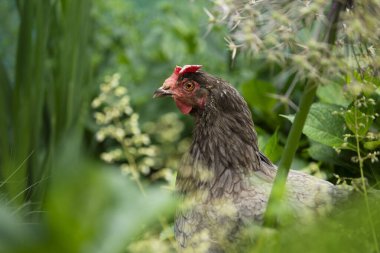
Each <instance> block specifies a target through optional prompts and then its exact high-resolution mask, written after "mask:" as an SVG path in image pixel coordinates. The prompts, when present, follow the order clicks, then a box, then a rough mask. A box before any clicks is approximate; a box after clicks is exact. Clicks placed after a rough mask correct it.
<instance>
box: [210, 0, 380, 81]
mask: <svg viewBox="0 0 380 253" xmlns="http://www.w3.org/2000/svg"><path fill="white" fill-rule="evenodd" d="M213 2H214V8H213V9H212V10H211V11H209V10H207V11H206V13H207V15H208V16H209V19H210V22H212V23H213V24H215V23H218V22H219V23H222V24H225V25H226V26H227V27H228V28H229V30H230V34H229V36H228V38H227V39H226V41H227V43H228V48H229V49H230V50H231V51H232V56H233V57H235V55H236V51H237V50H244V51H247V52H250V53H251V54H252V55H254V57H255V58H262V59H264V60H267V61H269V62H275V63H277V64H281V65H286V64H288V66H289V67H290V68H291V70H292V72H293V73H297V74H298V77H299V78H301V79H305V78H307V79H313V80H316V81H317V82H318V83H322V84H327V83H329V82H331V81H332V80H336V78H337V77H339V78H345V77H346V76H347V75H350V76H351V77H352V78H353V77H354V75H352V71H353V70H355V71H357V72H359V73H362V75H363V73H364V72H365V71H370V72H373V71H375V70H376V69H379V62H380V61H379V55H378V54H377V53H376V50H377V49H378V48H379V46H380V42H379V39H378V38H379V37H380V28H379V27H380V20H379V19H378V18H377V15H378V13H380V2H379V1H377V0H366V1H362V2H360V3H357V2H355V4H351V3H350V2H351V1H347V2H346V3H344V1H335V2H333V4H331V3H330V1H321V0H302V1H285V0H280V1H279V0H276V1H274V0H214V1H213ZM337 13H339V14H340V15H338V16H339V19H337V20H336V21H334V18H333V17H334V15H335V16H336V14H337ZM375 13H377V14H375ZM334 22H336V23H334ZM331 24H333V25H331Z"/></svg>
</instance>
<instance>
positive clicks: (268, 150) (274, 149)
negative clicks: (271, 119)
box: [263, 128, 282, 162]
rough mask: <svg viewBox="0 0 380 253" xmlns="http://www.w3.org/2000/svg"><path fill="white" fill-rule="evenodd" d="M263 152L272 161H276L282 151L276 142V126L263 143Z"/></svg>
mask: <svg viewBox="0 0 380 253" xmlns="http://www.w3.org/2000/svg"><path fill="white" fill-rule="evenodd" d="M263 153H264V154H265V155H266V156H267V157H268V158H269V159H270V160H271V161H272V162H277V161H278V160H279V159H280V157H281V153H282V147H281V146H280V145H279V143H278V128H277V129H276V131H275V133H274V134H273V135H272V136H271V137H270V138H269V140H268V142H267V143H266V144H265V146H264V149H263Z"/></svg>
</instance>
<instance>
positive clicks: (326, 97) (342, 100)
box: [317, 83, 350, 107]
mask: <svg viewBox="0 0 380 253" xmlns="http://www.w3.org/2000/svg"><path fill="white" fill-rule="evenodd" d="M342 90H343V88H342V87H341V85H339V84H337V83H331V84H329V85H324V86H320V87H319V88H318V90H317V96H318V98H319V99H320V101H321V102H324V103H327V104H336V105H341V106H345V107H346V106H348V105H349V104H350V101H349V100H348V99H347V98H346V97H345V96H344V93H343V92H342Z"/></svg>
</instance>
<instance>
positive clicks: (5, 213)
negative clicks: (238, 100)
mask: <svg viewBox="0 0 380 253" xmlns="http://www.w3.org/2000/svg"><path fill="white" fill-rule="evenodd" d="M379 13H380V5H379V3H377V1H369V0H368V1H363V2H360V3H356V2H353V1H347V2H338V1H332V2H331V3H330V2H328V3H324V2H323V1H305V2H304V1H296V2H295V1H257V2H255V1H210V2H206V1H188V0H180V1H164V0H158V1H156V0H140V1H137V0H136V1H124V0H108V1H101V0H95V1H90V0H83V1H70V0H60V1H58V0H53V1H36V0H19V1H12V0H8V1H1V2H0V15H1V17H3V21H2V24H1V26H0V252H175V242H174V238H173V232H172V221H173V218H172V217H173V212H174V210H175V201H174V200H173V199H172V197H171V193H172V191H173V185H174V182H175V171H176V167H177V163H178V161H179V159H180V157H181V155H182V154H183V153H184V152H185V151H186V149H187V147H188V146H189V143H190V140H191V139H190V138H191V129H192V121H191V119H190V118H189V117H184V116H182V115H180V113H179V112H178V110H177V109H176V108H175V105H174V103H172V102H171V101H164V100H162V101H154V100H152V99H151V97H152V93H153V91H154V90H155V89H156V88H157V87H159V86H160V85H161V83H162V81H163V80H164V79H165V78H166V77H167V76H168V75H170V73H171V72H172V69H173V67H174V66H175V65H184V64H189V63H194V64H202V65H203V66H204V69H205V70H206V71H208V72H210V73H213V74H215V75H218V76H220V77H222V78H224V79H226V80H228V81H229V82H231V83H232V84H233V85H234V86H235V87H237V88H238V89H239V90H240V92H241V93H242V94H243V96H244V97H245V99H246V100H247V102H248V103H249V105H250V107H251V109H252V112H253V118H254V122H255V124H256V130H257V132H258V135H259V144H260V148H261V150H263V152H264V153H265V154H266V155H267V156H269V157H270V158H271V159H272V161H273V162H275V163H278V162H279V161H280V158H281V156H282V154H283V153H284V150H288V148H286V149H285V144H286V142H287V136H288V133H289V130H290V127H291V126H292V123H291V122H294V120H295V119H294V114H295V113H296V112H297V111H298V109H299V106H300V104H301V103H300V100H301V98H302V97H305V95H303V92H304V90H305V89H306V88H307V87H312V88H315V96H314V94H313V96H312V97H311V98H309V99H308V102H309V104H310V106H311V108H310V112H309V113H308V114H307V113H306V115H307V119H306V123H305V127H304V128H303V135H302V136H301V139H300V141H299V143H298V144H297V143H292V144H293V146H294V147H298V148H297V152H296V155H295V157H294V159H293V161H292V164H291V168H292V169H297V170H303V171H306V172H309V173H311V174H314V175H316V176H318V177H322V178H325V179H328V180H330V181H332V182H334V183H338V184H343V185H344V184H349V185H351V186H353V187H354V188H356V189H357V192H358V197H357V199H355V200H354V199H353V200H352V201H351V202H352V203H348V204H347V206H344V207H343V208H342V210H337V212H336V213H334V214H332V215H331V216H329V217H325V218H321V219H320V220H318V221H317V222H316V223H315V225H309V226H304V227H299V226H298V227H292V226H290V227H289V226H287V227H283V228H279V229H278V230H276V231H274V230H270V229H260V228H255V227H254V228H250V229H249V230H248V231H247V232H246V236H245V237H244V239H243V240H242V242H241V243H240V244H239V246H237V247H236V248H231V249H230V251H231V252H245V251H247V252H282V251H283V249H284V247H286V248H287V249H289V251H291V252H304V250H305V248H307V249H308V250H310V251H312V252H326V251H327V250H328V251H337V252H339V251H341V252H358V251H359V250H360V251H363V252H380V250H379V243H378V241H379V239H380V231H379V228H380V224H379V223H380V220H379V219H378V217H379V211H378V210H380V205H379V203H378V202H379V201H378V199H377V198H376V197H373V196H377V195H378V193H371V192H372V191H375V189H376V188H379V176H380V170H379V168H380V164H379V161H378V159H379V155H380V153H379V152H380V151H379V150H380V133H379V128H380V120H379V115H378V113H379V112H380V103H379V100H380V89H379V86H380V79H379V62H380V59H379V54H378V49H379V48H380V47H379V40H378V38H379V37H380V30H379V27H380V23H379V20H378V19H377V18H376V17H377V15H378V14H379ZM305 87H306V88H305ZM301 105H302V104H301ZM306 115H305V116H306ZM292 140H293V139H292ZM252 235H255V236H254V237H255V238H254V239H253V238H252Z"/></svg>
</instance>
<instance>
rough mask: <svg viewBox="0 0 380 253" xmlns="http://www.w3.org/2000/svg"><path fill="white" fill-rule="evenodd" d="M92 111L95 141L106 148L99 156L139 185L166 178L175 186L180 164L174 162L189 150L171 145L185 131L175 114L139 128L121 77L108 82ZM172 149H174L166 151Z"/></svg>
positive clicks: (102, 86)
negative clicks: (148, 178)
mask: <svg viewBox="0 0 380 253" xmlns="http://www.w3.org/2000/svg"><path fill="white" fill-rule="evenodd" d="M92 107H93V109H94V110H95V112H94V118H95V121H96V125H97V132H96V140H97V141H98V142H100V143H104V146H105V151H104V152H103V153H101V155H100V157H101V159H102V160H103V161H105V162H107V163H113V164H117V165H119V166H120V168H121V170H122V171H123V172H124V173H125V174H128V175H131V176H132V178H133V179H135V180H137V181H138V180H139V179H140V177H141V176H148V175H149V176H151V179H153V180H155V179H160V178H163V179H164V180H165V181H167V183H168V184H169V185H170V186H173V185H174V181H175V173H174V168H176V166H177V164H176V162H175V161H173V159H175V160H177V159H178V155H179V152H183V151H184V149H185V148H187V146H188V145H187V143H180V145H179V147H180V148H179V149H178V147H177V148H176V147H175V146H173V145H172V144H173V143H176V142H179V138H180V134H181V132H182V130H183V128H184V126H183V124H182V122H181V121H180V120H179V119H178V117H177V116H176V114H173V113H168V114H164V115H163V116H162V117H161V118H160V119H159V120H158V122H157V123H154V122H148V123H146V124H145V125H144V126H143V127H140V124H139V115H138V114H137V113H136V112H134V110H133V108H132V106H131V104H130V96H129V94H128V89H127V88H126V87H124V86H122V85H120V75H119V74H114V75H112V76H108V77H106V78H105V82H104V83H103V84H101V86H100V94H99V95H98V96H97V97H96V98H95V99H94V100H93V101H92ZM169 144H170V145H169ZM169 146H172V147H173V149H171V148H166V147H169ZM138 182H139V181H138Z"/></svg>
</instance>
